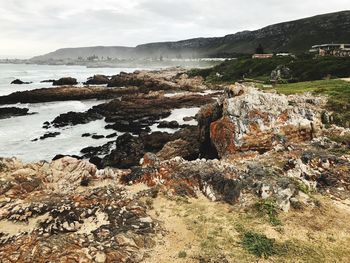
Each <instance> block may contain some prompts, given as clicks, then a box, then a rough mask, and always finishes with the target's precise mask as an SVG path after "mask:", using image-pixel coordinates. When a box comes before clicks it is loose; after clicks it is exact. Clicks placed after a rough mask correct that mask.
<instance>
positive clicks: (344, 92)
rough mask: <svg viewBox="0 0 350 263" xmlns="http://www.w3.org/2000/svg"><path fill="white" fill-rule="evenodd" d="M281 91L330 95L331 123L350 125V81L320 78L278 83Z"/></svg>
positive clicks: (284, 92) (288, 93) (328, 108)
mask: <svg viewBox="0 0 350 263" xmlns="http://www.w3.org/2000/svg"><path fill="white" fill-rule="evenodd" d="M275 88H276V90H277V91H278V92H279V93H282V94H286V95H290V94H295V93H304V92H311V93H313V94H315V95H325V96H328V98H329V99H328V102H327V105H326V107H327V110H329V111H331V112H333V115H332V119H331V123H334V124H337V125H340V126H343V127H347V128H349V127H350V82H347V81H343V80H320V81H308V82H299V83H291V84H280V85H277V86H276V87H275Z"/></svg>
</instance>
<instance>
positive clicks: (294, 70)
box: [188, 57, 350, 83]
mask: <svg viewBox="0 0 350 263" xmlns="http://www.w3.org/2000/svg"><path fill="white" fill-rule="evenodd" d="M281 65H284V66H286V67H288V68H289V69H290V70H291V74H292V78H291V79H290V80H288V82H301V81H311V80H321V79H325V78H342V77H349V76H350V58H336V57H325V58H317V59H314V58H291V57H283V58H280V57H273V58H270V59H251V58H241V59H237V60H230V61H225V62H223V63H221V64H219V65H217V66H214V67H212V68H207V69H193V70H190V71H189V72H188V74H189V76H192V77H193V76H202V77H204V78H205V79H206V81H207V82H210V83H216V82H235V81H238V80H242V79H243V78H248V79H256V80H262V81H265V82H268V81H269V80H270V75H271V72H272V70H274V69H275V68H277V66H281ZM217 73H219V74H220V76H217Z"/></svg>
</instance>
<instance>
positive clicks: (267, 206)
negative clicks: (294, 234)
mask: <svg viewBox="0 0 350 263" xmlns="http://www.w3.org/2000/svg"><path fill="white" fill-rule="evenodd" d="M255 209H256V210H257V211H258V213H259V214H260V215H262V216H264V215H267V216H268V218H269V222H270V224H271V225H273V226H279V225H282V222H281V220H280V219H279V218H278V207H277V204H276V201H275V200H273V199H265V200H259V201H258V202H257V203H256V204H255Z"/></svg>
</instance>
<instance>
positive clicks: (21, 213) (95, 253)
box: [0, 157, 157, 262]
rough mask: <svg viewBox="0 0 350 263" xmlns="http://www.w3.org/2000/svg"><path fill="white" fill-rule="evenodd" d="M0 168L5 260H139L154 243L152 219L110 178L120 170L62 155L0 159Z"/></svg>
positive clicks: (1, 254)
mask: <svg viewBox="0 0 350 263" xmlns="http://www.w3.org/2000/svg"><path fill="white" fill-rule="evenodd" d="M0 174H1V187H0V189H1V192H0V195H1V201H0V202H1V208H0V212H1V213H0V226H1V227H0V232H1V234H0V243H1V246H0V257H1V260H2V261H3V262H13V261H15V262H39V261H41V260H45V261H50V262H72V261H79V262H140V261H142V260H143V259H144V257H145V256H146V255H145V252H146V251H147V250H149V249H150V248H151V247H152V246H154V241H153V236H154V233H155V230H156V228H157V226H156V225H157V224H156V222H155V221H154V220H153V219H152V218H151V217H150V216H149V215H148V214H147V206H146V205H145V204H144V203H143V202H142V201H141V200H140V197H142V195H143V194H142V193H140V194H138V195H133V194H131V193H128V191H127V190H126V189H125V188H124V187H122V186H121V185H118V184H117V183H116V178H118V177H119V176H121V175H122V174H123V172H122V171H117V170H115V171H112V170H97V169H96V167H95V166H94V165H92V164H89V163H88V162H86V161H80V160H76V159H73V158H69V157H65V158H62V159H59V160H57V161H54V162H52V163H46V162H41V163H36V164H30V165H24V164H22V163H20V162H19V161H17V160H16V159H0ZM145 194H147V193H145Z"/></svg>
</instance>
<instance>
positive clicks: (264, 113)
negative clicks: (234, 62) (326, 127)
mask: <svg viewBox="0 0 350 263" xmlns="http://www.w3.org/2000/svg"><path fill="white" fill-rule="evenodd" d="M324 103H325V99H323V98H314V97H312V98H311V97H310V98H301V97H298V96H289V97H288V96H284V95H279V94H272V93H265V92H263V91H259V90H257V89H255V88H253V87H249V86H243V85H239V84H236V85H235V86H232V87H230V88H229V90H227V91H226V95H225V96H224V97H223V98H222V100H221V102H219V103H216V104H215V105H213V106H209V107H206V108H205V109H202V111H201V112H200V114H199V115H198V119H199V125H200V129H201V130H202V134H204V135H203V136H202V143H206V144H208V134H209V136H210V142H211V144H212V145H214V146H215V149H216V150H217V152H218V155H219V157H221V158H223V157H228V156H232V155H235V154H239V153H245V154H246V153H249V152H250V153H251V152H257V153H264V152H266V151H269V150H271V149H272V148H273V147H274V146H276V145H278V144H286V143H290V142H302V141H310V140H312V139H313V138H314V137H315V136H317V134H318V133H319V131H320V129H321V128H322V127H323V125H322V123H321V112H322V109H321V105H323V104H324ZM218 107H222V116H221V118H220V119H218V113H217V112H215V111H214V110H213V109H216V108H218ZM216 111H218V110H216ZM206 112H209V114H205V113H206ZM216 119H218V120H216ZM213 120H215V121H213ZM208 122H210V128H209V129H208V126H209V125H208ZM203 138H204V139H203Z"/></svg>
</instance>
